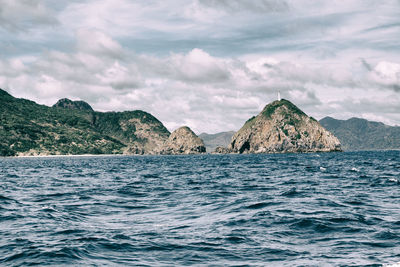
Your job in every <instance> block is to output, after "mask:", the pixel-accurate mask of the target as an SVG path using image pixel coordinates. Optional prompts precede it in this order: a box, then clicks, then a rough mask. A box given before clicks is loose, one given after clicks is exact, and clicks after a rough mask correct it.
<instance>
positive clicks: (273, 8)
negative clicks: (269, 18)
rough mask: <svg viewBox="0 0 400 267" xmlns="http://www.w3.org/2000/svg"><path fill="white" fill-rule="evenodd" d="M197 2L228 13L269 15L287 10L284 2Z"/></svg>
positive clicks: (286, 4)
mask: <svg viewBox="0 0 400 267" xmlns="http://www.w3.org/2000/svg"><path fill="white" fill-rule="evenodd" d="M198 2H199V3H200V4H201V5H203V6H205V7H209V8H216V9H223V10H224V11H226V12H228V13H237V12H246V11H248V12H254V13H269V12H283V11H287V10H288V9H289V5H288V3H287V2H286V1H285V0H255V1H246V0H198Z"/></svg>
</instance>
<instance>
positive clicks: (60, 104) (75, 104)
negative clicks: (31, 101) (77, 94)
mask: <svg viewBox="0 0 400 267" xmlns="http://www.w3.org/2000/svg"><path fill="white" fill-rule="evenodd" d="M53 108H66V109H76V110H86V111H93V109H92V107H91V106H90V105H89V104H88V103H86V102H85V101H72V100H70V99H68V98H62V99H60V100H58V101H57V103H55V104H54V105H53Z"/></svg>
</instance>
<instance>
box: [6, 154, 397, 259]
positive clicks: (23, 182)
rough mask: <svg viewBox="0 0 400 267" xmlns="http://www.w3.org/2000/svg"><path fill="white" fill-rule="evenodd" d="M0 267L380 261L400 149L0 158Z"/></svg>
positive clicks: (390, 226) (388, 255)
mask: <svg viewBox="0 0 400 267" xmlns="http://www.w3.org/2000/svg"><path fill="white" fill-rule="evenodd" d="M0 166H1V168H0V265H1V266H29V265H39V266H46V265H52V266H190V265H195V266H386V265H387V264H394V263H396V262H399V261H400V152H399V151H386V152H385V151H382V152H346V153H325V154H283V155H199V156H93V157H92V156H88V157H49V158H2V159H0Z"/></svg>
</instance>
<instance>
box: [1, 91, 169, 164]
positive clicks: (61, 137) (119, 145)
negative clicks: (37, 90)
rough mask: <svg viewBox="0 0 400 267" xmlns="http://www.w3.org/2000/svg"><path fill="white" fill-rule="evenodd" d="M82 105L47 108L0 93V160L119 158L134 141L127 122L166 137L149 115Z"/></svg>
mask: <svg viewBox="0 0 400 267" xmlns="http://www.w3.org/2000/svg"><path fill="white" fill-rule="evenodd" d="M83 103H85V102H83V101H78V104H79V105H80V106H81V107H86V108H82V109H75V108H72V109H70V108H69V106H68V107H67V108H62V107H48V106H44V105H38V104H36V103H35V102H33V101H29V100H25V99H17V98H14V97H12V96H11V95H9V94H8V93H7V92H5V91H3V90H1V89H0V156H14V155H18V154H21V153H22V154H50V155H53V154H115V153H117V154H120V153H122V152H123V150H124V148H126V147H127V146H129V145H130V144H131V142H133V141H135V140H136V139H137V138H136V136H135V130H136V129H135V123H127V121H129V120H138V121H140V122H141V123H150V124H151V126H149V130H150V131H155V132H160V133H161V134H162V135H167V136H168V134H169V132H168V130H167V129H166V128H165V127H164V126H163V125H162V123H161V122H159V121H158V120H157V119H156V118H154V117H153V116H152V115H151V114H149V113H146V112H143V111H130V112H107V113H101V112H94V111H92V109H91V108H90V109H89V108H87V106H89V105H88V104H87V103H86V104H87V106H86V105H85V104H83ZM89 107H90V106H89ZM124 124H126V127H125V129H122V127H121V125H124ZM140 141H141V142H142V143H145V142H146V140H140Z"/></svg>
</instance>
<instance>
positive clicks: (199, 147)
mask: <svg viewBox="0 0 400 267" xmlns="http://www.w3.org/2000/svg"><path fill="white" fill-rule="evenodd" d="M205 152H206V147H205V145H204V142H203V140H201V139H200V138H199V137H198V136H197V135H196V134H195V133H194V132H193V131H192V130H191V129H190V128H189V127H186V126H183V127H181V128H179V129H176V130H175V131H173V132H172V133H171V135H170V136H169V138H168V140H167V141H166V142H165V143H164V145H163V146H162V148H161V150H160V152H159V153H160V154H163V155H178V154H200V153H205Z"/></svg>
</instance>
